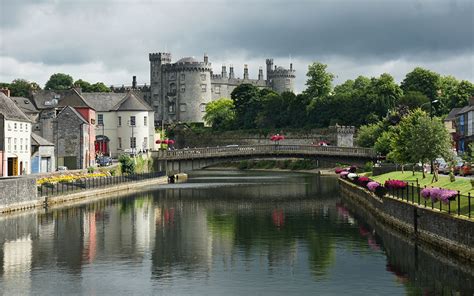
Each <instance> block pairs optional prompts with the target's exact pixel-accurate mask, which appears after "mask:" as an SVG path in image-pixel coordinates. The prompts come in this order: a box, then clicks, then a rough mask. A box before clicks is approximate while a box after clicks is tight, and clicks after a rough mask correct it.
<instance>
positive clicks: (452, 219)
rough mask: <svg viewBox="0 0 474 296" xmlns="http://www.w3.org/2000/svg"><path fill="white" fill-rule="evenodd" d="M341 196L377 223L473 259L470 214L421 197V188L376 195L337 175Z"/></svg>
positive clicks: (445, 251)
mask: <svg viewBox="0 0 474 296" xmlns="http://www.w3.org/2000/svg"><path fill="white" fill-rule="evenodd" d="M339 184H340V188H341V194H342V196H343V198H344V199H345V200H346V201H348V202H349V203H351V204H353V205H354V206H355V207H356V208H358V209H359V210H361V211H363V212H364V213H365V214H367V215H369V216H371V217H372V218H374V219H373V220H374V221H377V223H382V224H386V225H389V226H390V227H392V228H394V229H396V230H397V231H400V232H401V233H403V234H404V235H406V236H407V237H409V238H411V239H412V241H413V242H414V243H421V244H424V245H427V246H429V247H431V248H433V249H434V250H436V251H437V252H440V253H442V254H444V255H448V256H453V257H456V258H459V259H461V260H467V261H469V262H470V263H471V264H473V263H474V220H473V219H472V218H469V217H468V216H469V214H468V213H466V214H467V215H466V216H464V215H460V214H459V212H457V211H455V212H451V213H448V212H447V211H446V209H445V210H444V211H443V209H441V210H440V209H439V208H437V207H432V206H431V204H430V203H428V204H425V203H424V202H419V201H420V197H419V195H420V192H419V191H413V190H412V191H411V195H410V193H408V194H405V195H400V194H395V192H390V191H389V192H388V193H387V194H384V195H383V196H377V195H376V194H374V193H373V192H371V191H369V190H368V189H366V188H364V187H362V186H359V185H358V184H356V183H354V182H351V181H350V180H348V179H343V178H339Z"/></svg>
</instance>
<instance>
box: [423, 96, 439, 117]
mask: <svg viewBox="0 0 474 296" xmlns="http://www.w3.org/2000/svg"><path fill="white" fill-rule="evenodd" d="M435 103H438V100H430V101H429V102H426V103H423V104H421V106H420V108H423V106H424V105H426V104H430V118H431V119H433V104H435Z"/></svg>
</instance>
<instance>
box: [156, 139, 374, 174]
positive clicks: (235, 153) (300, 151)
mask: <svg viewBox="0 0 474 296" xmlns="http://www.w3.org/2000/svg"><path fill="white" fill-rule="evenodd" d="M152 156H153V158H154V160H155V163H156V164H157V166H158V169H166V171H168V172H182V171H190V170H194V169H200V168H203V167H206V166H210V165H213V164H217V163H220V162H225V161H231V160H242V159H251V158H269V157H271V158H275V157H281V158H312V159H317V160H322V161H323V162H327V163H336V162H344V163H356V164H363V163H365V162H366V161H369V160H372V159H375V158H376V154H375V152H374V150H373V149H370V148H360V147H337V146H312V145H278V144H277V145H252V146H237V145H235V146H234V145H230V146H226V147H208V148H193V149H179V150H171V151H167V150H160V151H154V152H152Z"/></svg>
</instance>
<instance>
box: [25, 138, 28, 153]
mask: <svg viewBox="0 0 474 296" xmlns="http://www.w3.org/2000/svg"><path fill="white" fill-rule="evenodd" d="M25 150H26V151H28V138H25Z"/></svg>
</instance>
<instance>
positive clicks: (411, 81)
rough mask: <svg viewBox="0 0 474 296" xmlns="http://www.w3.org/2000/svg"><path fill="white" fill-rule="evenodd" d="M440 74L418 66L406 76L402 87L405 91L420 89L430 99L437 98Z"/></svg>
mask: <svg viewBox="0 0 474 296" xmlns="http://www.w3.org/2000/svg"><path fill="white" fill-rule="evenodd" d="M439 80H440V75H439V74H438V73H436V72H433V71H430V70H426V69H423V68H420V67H416V68H415V69H414V70H413V71H411V72H410V73H408V74H407V75H406V76H405V79H404V80H403V81H402V84H401V88H402V89H403V91H404V92H408V91H419V92H421V93H422V94H424V95H425V96H427V97H428V99H430V100H434V99H435V98H436V95H437V92H438V86H439Z"/></svg>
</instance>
